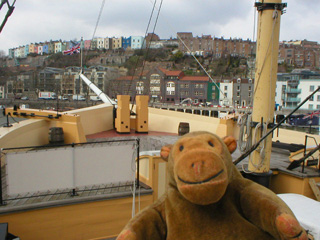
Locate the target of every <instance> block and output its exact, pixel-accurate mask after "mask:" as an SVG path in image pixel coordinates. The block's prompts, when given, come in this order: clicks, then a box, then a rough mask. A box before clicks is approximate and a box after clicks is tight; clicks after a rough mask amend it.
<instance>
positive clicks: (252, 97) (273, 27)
mask: <svg viewBox="0 0 320 240" xmlns="http://www.w3.org/2000/svg"><path fill="white" fill-rule="evenodd" d="M275 11H276V10H275ZM276 20H277V18H273V24H272V35H271V37H270V40H269V43H268V48H267V50H266V54H265V57H264V59H263V63H262V66H261V69H260V71H259V73H258V74H256V76H258V79H255V81H257V82H256V84H255V86H256V87H255V89H254V92H253V94H252V96H251V101H250V106H252V103H253V99H254V96H255V94H256V91H257V88H258V86H259V82H260V77H261V72H262V70H263V68H264V65H265V63H266V60H267V56H268V52H269V49H270V45H271V42H272V40H273V37H274V30H275V24H276ZM272 46H273V43H272ZM272 51H273V49H272ZM271 61H272V58H271Z"/></svg>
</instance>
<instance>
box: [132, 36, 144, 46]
mask: <svg viewBox="0 0 320 240" xmlns="http://www.w3.org/2000/svg"><path fill="white" fill-rule="evenodd" d="M131 48H132V49H141V48H146V43H145V41H144V37H141V36H132V37H131Z"/></svg>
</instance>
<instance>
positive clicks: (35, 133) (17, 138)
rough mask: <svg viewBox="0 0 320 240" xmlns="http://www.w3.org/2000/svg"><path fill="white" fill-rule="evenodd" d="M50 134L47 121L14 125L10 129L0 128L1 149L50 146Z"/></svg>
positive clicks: (28, 121)
mask: <svg viewBox="0 0 320 240" xmlns="http://www.w3.org/2000/svg"><path fill="white" fill-rule="evenodd" d="M48 132H49V124H48V122H47V121H45V120H26V121H21V122H19V123H14V124H12V127H10V128H4V127H3V128H0V147H1V148H15V147H28V146H39V145H44V144H48V142H49V139H48ZM43 133H46V134H43Z"/></svg>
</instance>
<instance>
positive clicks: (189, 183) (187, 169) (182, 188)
mask: <svg viewBox="0 0 320 240" xmlns="http://www.w3.org/2000/svg"><path fill="white" fill-rule="evenodd" d="M236 147H237V143H236V140H235V139H234V138H233V137H230V136H228V137H225V138H223V139H221V138H219V137H218V136H216V135H214V134H212V133H209V132H191V133H189V134H186V135H184V136H183V137H181V138H180V139H179V140H178V141H177V142H176V143H175V144H173V145H167V146H164V147H162V149H161V157H162V158H163V159H164V160H167V161H168V174H169V185H171V186H173V187H176V188H177V189H178V191H179V192H180V193H181V195H182V196H183V197H184V198H185V199H187V200H188V201H190V202H192V203H194V204H199V205H208V204H212V203H216V202H218V201H219V200H220V199H221V198H222V196H223V195H224V194H225V191H226V189H227V186H228V183H229V181H230V179H231V176H232V168H233V167H234V166H233V163H232V159H231V154H230V153H232V152H233V151H234V150H235V149H236Z"/></svg>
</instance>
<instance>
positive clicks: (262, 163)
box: [248, 0, 287, 175]
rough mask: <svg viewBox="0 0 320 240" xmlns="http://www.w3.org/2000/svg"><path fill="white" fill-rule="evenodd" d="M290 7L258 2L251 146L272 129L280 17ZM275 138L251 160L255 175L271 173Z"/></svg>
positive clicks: (266, 0)
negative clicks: (271, 157)
mask: <svg viewBox="0 0 320 240" xmlns="http://www.w3.org/2000/svg"><path fill="white" fill-rule="evenodd" d="M286 6H287V4H286V3H282V0H264V1H262V2H256V3H255V7H257V11H258V12H259V18H258V27H257V28H258V31H257V46H256V69H255V83H254V100H253V112H252V121H253V124H252V126H253V128H252V135H251V136H252V138H253V139H252V143H253V144H254V143H256V142H257V141H258V140H259V139H260V138H261V137H262V136H263V135H265V133H266V132H267V131H268V130H267V128H268V129H270V128H272V125H271V124H272V123H273V117H274V108H275V89H276V81H277V70H278V51H279V32H280V17H281V14H282V13H283V9H284V8H285V7H286ZM271 145H272V137H271V136H269V137H267V138H266V141H265V142H264V143H262V144H260V147H259V148H258V149H257V150H256V151H254V152H253V153H252V154H251V155H250V158H249V166H248V170H249V171H250V172H252V173H253V174H256V175H268V174H270V173H269V171H270V156H271Z"/></svg>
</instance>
